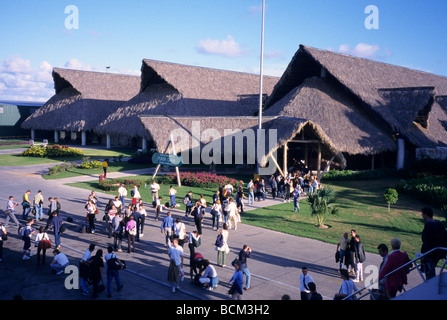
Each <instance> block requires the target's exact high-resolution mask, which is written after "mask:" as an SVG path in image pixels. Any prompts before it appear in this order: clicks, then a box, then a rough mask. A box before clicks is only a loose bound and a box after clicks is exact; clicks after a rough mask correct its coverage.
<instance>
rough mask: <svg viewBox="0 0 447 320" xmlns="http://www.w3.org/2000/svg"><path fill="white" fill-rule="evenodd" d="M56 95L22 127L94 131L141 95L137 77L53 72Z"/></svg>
mask: <svg viewBox="0 0 447 320" xmlns="http://www.w3.org/2000/svg"><path fill="white" fill-rule="evenodd" d="M53 80H54V88H55V95H54V96H53V97H51V98H50V99H49V100H48V101H47V102H46V103H45V104H44V105H43V106H42V107H41V108H39V109H38V110H36V111H35V112H34V113H33V114H32V115H31V116H29V117H28V119H26V120H25V121H24V122H23V124H22V128H24V129H36V130H63V131H73V132H80V131H91V130H93V129H95V128H96V126H97V125H98V124H99V123H100V122H101V121H102V120H103V119H104V118H105V117H106V116H107V115H109V114H110V113H112V112H114V111H115V110H116V109H117V108H118V106H120V105H121V104H123V103H124V102H125V101H128V100H129V99H130V98H132V97H133V96H135V95H136V94H137V93H138V89H139V84H140V78H139V77H137V76H130V75H121V74H114V73H102V72H91V71H80V70H71V69H61V68H54V69H53Z"/></svg>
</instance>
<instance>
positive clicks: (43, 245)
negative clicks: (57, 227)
mask: <svg viewBox="0 0 447 320" xmlns="http://www.w3.org/2000/svg"><path fill="white" fill-rule="evenodd" d="M34 246H35V247H37V265H38V266H39V265H40V264H41V263H40V261H42V265H44V264H45V257H46V253H47V249H49V248H51V243H50V238H49V237H48V234H47V233H46V232H45V228H44V227H43V226H41V227H40V228H39V233H38V234H37V236H36V240H35V241H34ZM41 252H42V260H41V258H40V253H41Z"/></svg>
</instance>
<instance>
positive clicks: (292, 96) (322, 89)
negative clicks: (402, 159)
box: [264, 78, 396, 155]
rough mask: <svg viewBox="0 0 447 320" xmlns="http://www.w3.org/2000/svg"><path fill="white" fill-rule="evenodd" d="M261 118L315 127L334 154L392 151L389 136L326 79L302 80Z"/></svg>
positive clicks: (393, 148)
mask: <svg viewBox="0 0 447 320" xmlns="http://www.w3.org/2000/svg"><path fill="white" fill-rule="evenodd" d="M264 115H266V116H274V115H276V116H283V117H293V118H299V119H307V120H309V121H310V122H312V123H314V124H318V126H319V127H320V128H322V131H324V135H325V136H327V137H330V138H328V139H330V141H331V142H330V143H327V144H328V145H333V146H334V149H335V150H337V151H338V152H345V153H348V154H350V155H356V154H363V155H372V154H378V153H381V152H384V151H390V150H395V148H396V147H395V143H394V141H393V139H392V137H391V134H390V133H388V134H387V132H384V131H383V130H382V129H381V128H380V127H379V126H378V125H376V124H375V123H374V122H373V121H371V120H370V119H369V118H368V117H367V116H365V115H364V114H363V113H362V112H361V108H359V107H358V104H357V103H356V102H355V101H354V100H353V99H349V98H348V97H346V95H344V94H343V92H341V91H339V90H337V87H336V86H335V85H334V84H333V83H331V81H330V80H328V79H321V78H309V79H306V80H305V81H304V82H303V83H302V84H301V85H300V86H298V87H296V88H295V89H293V90H291V91H290V92H289V93H288V94H287V95H286V96H284V97H283V98H282V99H281V100H279V101H278V102H277V103H275V104H274V105H273V106H272V107H270V108H268V109H267V110H266V111H265V112H264ZM320 135H323V134H322V133H320ZM292 138H293V137H291V138H290V139H292Z"/></svg>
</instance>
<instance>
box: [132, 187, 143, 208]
mask: <svg viewBox="0 0 447 320" xmlns="http://www.w3.org/2000/svg"><path fill="white" fill-rule="evenodd" d="M130 195H131V197H132V205H133V206H136V205H137V203H138V199H140V198H141V194H140V191H139V190H138V186H137V185H136V184H135V185H134V186H133V189H132V190H131V191H130Z"/></svg>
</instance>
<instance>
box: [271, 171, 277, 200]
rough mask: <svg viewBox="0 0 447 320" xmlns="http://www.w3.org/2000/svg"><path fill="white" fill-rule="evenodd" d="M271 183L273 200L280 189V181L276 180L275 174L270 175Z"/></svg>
mask: <svg viewBox="0 0 447 320" xmlns="http://www.w3.org/2000/svg"><path fill="white" fill-rule="evenodd" d="M269 183H270V187H271V188H272V198H273V200H275V199H276V194H277V190H278V182H277V181H276V178H275V176H274V175H272V176H271V177H270V180H269Z"/></svg>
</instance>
